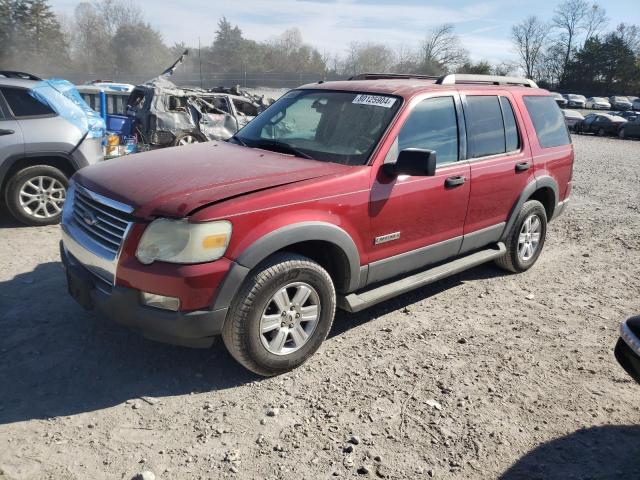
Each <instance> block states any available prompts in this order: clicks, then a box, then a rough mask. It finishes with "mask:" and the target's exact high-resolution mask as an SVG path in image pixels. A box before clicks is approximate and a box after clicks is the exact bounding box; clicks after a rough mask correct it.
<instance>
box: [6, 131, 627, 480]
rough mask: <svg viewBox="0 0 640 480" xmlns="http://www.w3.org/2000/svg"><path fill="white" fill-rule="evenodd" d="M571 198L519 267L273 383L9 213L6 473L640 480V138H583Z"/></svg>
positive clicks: (344, 326)
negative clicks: (85, 289) (143, 319)
mask: <svg viewBox="0 0 640 480" xmlns="http://www.w3.org/2000/svg"><path fill="white" fill-rule="evenodd" d="M574 143H575V146H576V151H577V161H576V167H575V179H574V180H575V186H574V193H573V196H572V203H571V207H570V208H569V210H568V211H567V212H566V213H565V215H564V216H562V217H561V218H560V219H558V220H557V221H555V222H554V223H552V224H551V226H550V229H549V235H548V241H547V244H546V245H545V251H544V252H543V254H542V256H541V258H540V260H539V261H538V264H537V265H536V266H535V268H533V269H532V270H530V271H529V272H527V273H525V274H521V275H506V274H504V273H503V272H502V271H500V270H498V269H496V268H495V267H493V266H491V265H487V266H483V267H480V268H476V269H474V270H471V271H468V272H466V273H463V274H461V275H458V276H455V277H453V278H451V279H449V280H446V281H443V282H440V283H438V284H436V285H432V286H430V287H428V288H423V289H421V290H418V291H416V292H414V293H411V294H408V295H405V296H403V297H401V298H398V299H396V300H393V301H389V302H387V303H384V304H382V305H380V306H378V307H375V308H372V309H370V310H368V311H365V312H362V313H361V314H358V315H347V314H345V313H339V314H338V317H337V319H336V322H335V326H334V329H333V331H332V334H331V335H330V338H329V339H327V341H326V343H325V345H324V346H323V348H321V349H320V351H319V352H318V353H317V354H316V355H315V357H314V358H313V359H311V360H310V361H309V362H308V363H307V364H306V365H305V366H303V367H302V368H300V369H298V370H297V371H295V372H293V373H290V374H288V375H283V376H280V377H277V378H272V379H267V380H264V379H261V378H257V377H255V376H253V375H251V374H249V373H247V372H246V371H244V370H243V369H242V368H241V367H239V366H238V365H237V364H236V363H234V361H233V360H232V359H231V358H230V357H229V355H228V354H227V353H226V352H225V351H224V348H223V347H222V346H221V345H219V346H216V347H214V348H212V349H208V350H189V349H183V348H178V347H171V346H166V345H162V344H157V343H153V342H150V341H147V340H145V339H143V338H140V337H138V336H137V335H135V334H133V333H130V332H129V331H127V330H125V329H123V328H121V327H118V326H116V325H114V324H112V323H110V322H108V321H106V320H104V319H102V318H99V317H97V316H96V315H94V314H92V313H87V312H84V311H83V310H82V309H81V308H80V307H79V306H77V305H76V304H75V303H74V302H73V301H72V300H71V299H70V298H69V296H68V295H67V294H66V291H65V282H64V277H63V275H62V271H61V268H60V263H59V261H58V238H59V234H58V228H57V227H46V228H23V227H18V226H17V225H15V224H14V223H13V222H12V221H10V220H9V219H8V218H7V216H6V215H5V216H4V217H3V219H2V220H1V221H0V222H1V223H0V246H1V248H0V328H1V329H2V335H1V336H0V351H1V357H0V358H1V361H0V385H1V386H2V390H1V396H0V479H14V478H20V479H43V478H52V479H87V478H91V479H112V478H121V479H130V478H132V477H133V476H134V475H136V474H137V473H141V472H142V471H144V470H149V471H152V472H154V473H155V477H156V478H157V479H192V478H193V479H200V478H203V479H204V478H219V477H223V478H224V477H229V478H255V479H264V478H314V479H316V478H330V477H332V476H336V477H358V476H359V477H365V478H366V477H367V476H368V477H376V476H378V477H382V478H431V477H435V478H442V479H470V478H471V479H476V478H477V479H490V478H504V479H508V480H513V479H537V478H540V479H570V478H574V479H613V478H623V479H630V478H640V461H639V460H638V459H639V458H640V427H638V426H637V425H638V424H640V409H639V406H640V405H639V404H638V398H639V397H638V395H639V394H640V386H638V385H635V384H633V383H632V382H631V381H630V380H629V379H628V378H627V377H626V375H625V374H624V372H623V371H622V369H621V368H620V367H618V366H617V364H616V363H615V360H614V358H613V354H612V350H613V345H614V343H615V340H616V338H617V329H618V325H619V322H620V320H622V319H623V318H625V317H627V316H630V315H631V314H634V313H640V299H639V296H638V292H639V290H640V240H639V239H638V231H640V194H639V185H640V174H639V173H638V172H639V171H640V169H639V166H640V165H639V162H640V142H634V141H620V140H617V139H600V138H595V137H586V136H577V137H574Z"/></svg>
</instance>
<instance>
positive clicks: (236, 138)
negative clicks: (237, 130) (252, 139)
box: [229, 135, 249, 147]
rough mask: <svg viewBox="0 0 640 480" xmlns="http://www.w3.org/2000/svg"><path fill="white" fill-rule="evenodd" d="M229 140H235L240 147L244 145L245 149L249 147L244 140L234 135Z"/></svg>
mask: <svg viewBox="0 0 640 480" xmlns="http://www.w3.org/2000/svg"><path fill="white" fill-rule="evenodd" d="M229 140H235V141H236V142H238V143H239V144H240V145H242V146H243V147H248V146H249V145H247V144H246V143H245V142H244V140H242V139H241V138H240V137H239V136H237V135H233V136H232V137H231V138H230V139H229Z"/></svg>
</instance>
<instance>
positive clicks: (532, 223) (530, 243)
mask: <svg viewBox="0 0 640 480" xmlns="http://www.w3.org/2000/svg"><path fill="white" fill-rule="evenodd" d="M546 236H547V213H546V211H545V209H544V207H543V206H542V204H541V203H540V202H538V201H537V200H529V201H527V202H525V204H524V205H523V206H522V208H521V209H520V212H519V213H518V217H517V218H516V221H515V223H514V224H513V227H512V228H511V232H510V233H509V235H508V237H507V239H506V241H505V245H506V247H507V253H506V254H505V255H504V256H503V257H500V258H498V259H497V260H496V265H498V266H499V267H500V268H503V269H504V270H508V271H510V272H514V273H520V272H524V271H526V270H528V269H530V268H531V267H532V266H533V264H534V263H536V260H538V257H539V256H540V252H541V251H542V247H543V246H544V241H545V238H546Z"/></svg>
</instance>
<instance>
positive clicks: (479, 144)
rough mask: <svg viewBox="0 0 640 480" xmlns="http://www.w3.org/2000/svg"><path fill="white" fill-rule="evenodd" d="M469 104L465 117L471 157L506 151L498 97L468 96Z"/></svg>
mask: <svg viewBox="0 0 640 480" xmlns="http://www.w3.org/2000/svg"><path fill="white" fill-rule="evenodd" d="M554 103H555V101H554ZM467 106H468V112H465V117H466V121H467V134H468V135H469V158H478V157H486V156H488V155H496V154H499V153H504V152H506V146H505V126H504V123H503V120H502V110H501V108H500V103H499V101H498V97H497V96H468V97H467Z"/></svg>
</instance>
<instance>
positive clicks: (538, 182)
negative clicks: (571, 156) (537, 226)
mask: <svg viewBox="0 0 640 480" xmlns="http://www.w3.org/2000/svg"><path fill="white" fill-rule="evenodd" d="M544 187H549V188H550V189H551V190H553V194H554V197H555V201H554V202H553V210H554V212H555V210H556V207H557V206H558V199H559V194H558V184H557V182H556V181H555V180H554V179H553V178H551V177H549V176H542V177H536V178H535V179H534V180H532V181H531V182H530V183H529V184H528V185H527V186H526V187H524V189H523V190H522V193H521V194H520V197H518V201H517V202H516V203H515V205H514V206H513V207H512V208H511V211H510V212H509V216H508V217H507V218H508V219H507V224H506V226H505V228H504V232H503V233H502V236H501V238H500V239H501V240H504V239H505V238H506V237H507V235H508V234H509V231H510V230H511V227H513V224H514V223H515V221H516V218H518V212H519V211H520V209H521V208H522V205H524V203H525V202H526V201H527V200H528V199H529V197H531V195H533V194H534V193H535V192H536V191H537V190H539V189H541V188H544ZM552 218H555V213H554V215H553V216H552Z"/></svg>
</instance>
